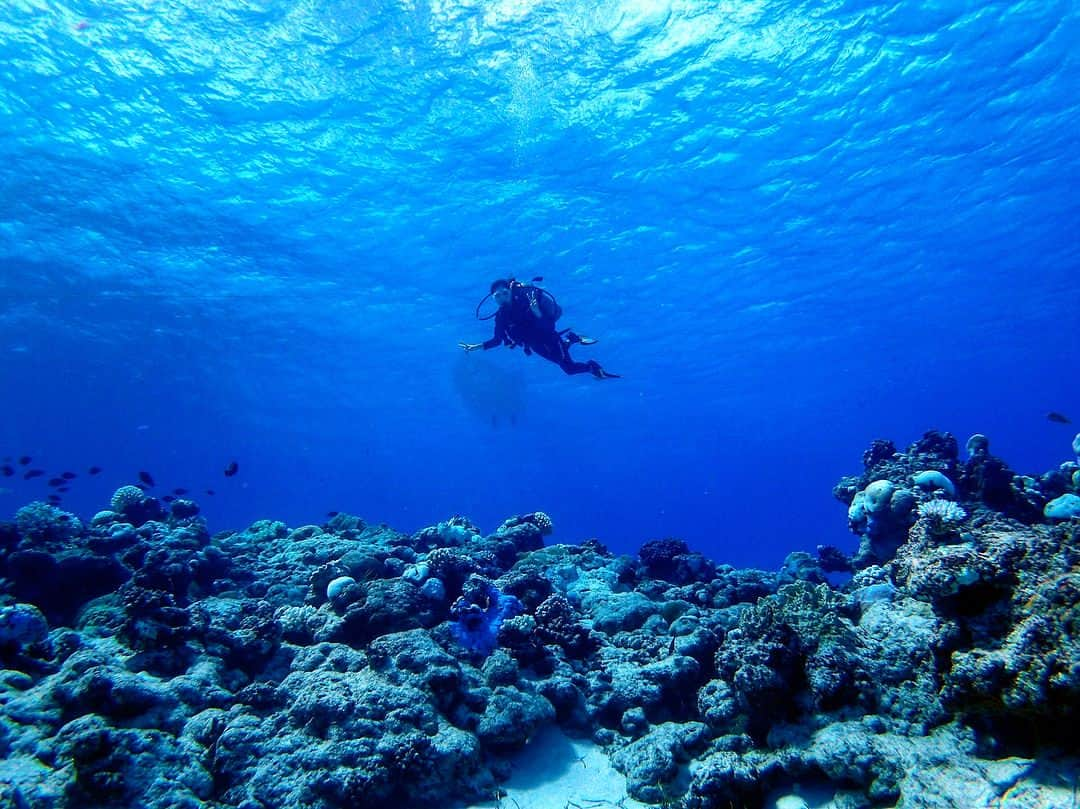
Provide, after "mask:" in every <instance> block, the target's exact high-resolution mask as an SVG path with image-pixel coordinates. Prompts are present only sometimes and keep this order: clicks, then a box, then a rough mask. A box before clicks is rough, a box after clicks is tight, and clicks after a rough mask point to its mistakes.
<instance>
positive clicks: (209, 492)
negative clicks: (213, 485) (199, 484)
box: [206, 489, 214, 495]
mask: <svg viewBox="0 0 1080 809" xmlns="http://www.w3.org/2000/svg"><path fill="white" fill-rule="evenodd" d="M206 493H207V494H209V495H212V494H213V493H214V490H213V489H207V490H206Z"/></svg>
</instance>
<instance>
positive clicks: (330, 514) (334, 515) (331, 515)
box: [326, 511, 341, 517]
mask: <svg viewBox="0 0 1080 809" xmlns="http://www.w3.org/2000/svg"><path fill="white" fill-rule="evenodd" d="M340 513H341V512H340V511H328V512H326V516H327V517H336V516H337V515H338V514H340Z"/></svg>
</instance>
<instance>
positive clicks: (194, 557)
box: [0, 432, 1080, 809]
mask: <svg viewBox="0 0 1080 809" xmlns="http://www.w3.org/2000/svg"><path fill="white" fill-rule="evenodd" d="M966 449H967V452H968V455H969V458H968V459H967V460H966V461H963V462H962V461H961V460H960V459H959V445H958V442H957V441H956V440H955V439H954V438H953V437H952V436H951V435H949V434H948V433H940V432H930V433H927V434H925V435H924V436H923V437H922V438H921V439H920V440H919V441H917V442H915V443H914V444H912V445H910V446H908V447H906V448H905V449H904V450H902V451H898V450H897V449H896V446H895V445H894V444H893V443H892V442H891V441H885V440H877V441H874V442H873V443H872V444H871V446H870V448H869V449H868V450H867V451H866V453H864V455H863V465H864V469H863V472H862V473H861V474H860V475H856V476H852V477H849V478H845V479H844V480H842V481H841V482H840V483H839V484H838V485H837V487H836V489H835V493H836V495H837V497H838V498H839V499H840V500H841V501H842V502H843V503H844V505H845V506H846V507H847V508H848V523H849V526H850V528H851V529H852V530H853V531H854V532H855V533H856V534H857V535H858V537H859V540H858V541H859V547H858V549H857V550H856V551H855V553H853V554H851V555H850V556H848V555H847V554H845V553H844V552H843V551H841V550H840V549H838V548H835V547H822V548H819V549H818V554H817V556H816V557H815V556H813V555H811V554H808V553H801V552H799V553H793V554H791V555H790V556H789V557H788V559H787V560H786V561H785V563H784V565H783V566H782V567H781V569H780V570H778V571H775V572H769V571H760V570H736V569H734V568H731V567H729V566H726V565H722V564H721V565H718V564H716V563H715V562H713V561H711V560H709V559H707V558H706V557H705V556H703V555H702V554H701V553H698V552H696V551H694V550H692V549H690V548H689V547H688V546H687V545H686V543H684V542H682V541H681V540H678V539H675V538H661V539H655V540H650V541H649V542H646V543H645V544H644V545H643V546H642V548H641V550H640V552H639V553H638V555H637V557H636V558H631V557H626V556H615V555H612V554H611V553H609V552H608V551H607V549H606V548H604V546H603V545H601V544H600V543H599V542H597V541H595V540H589V541H587V542H584V543H582V544H580V545H565V544H555V545H545V544H544V538H545V537H546V536H549V535H550V534H551V532H552V530H553V524H552V521H551V519H550V517H548V516H547V515H545V514H543V513H542V512H534V513H532V514H526V515H522V516H517V517H511V518H509V519H508V520H506V521H505V522H504V523H502V525H500V526H499V527H498V528H497V529H496V530H495V531H493V532H492V533H490V534H486V535H485V534H484V533H483V532H482V531H481V530H480V529H479V527H477V526H476V525H474V524H472V523H471V522H470V521H469V520H468V519H467V518H465V517H461V516H455V517H451V518H450V519H448V520H446V521H445V522H442V523H439V524H437V525H434V526H431V527H428V528H425V529H423V530H421V531H418V532H416V533H415V534H412V535H408V534H402V533H399V532H395V531H393V530H391V529H389V528H387V527H384V526H370V525H368V524H366V523H365V522H364V521H363V520H361V519H359V518H356V517H352V516H350V515H345V514H338V515H336V516H335V517H334V518H333V519H331V520H330V521H328V522H327V523H326V524H324V525H305V526H300V527H297V528H290V527H288V526H286V525H285V524H283V523H280V522H276V521H271V520H264V521H260V522H257V523H255V524H253V525H252V526H250V527H249V528H247V529H245V530H243V531H238V532H224V533H220V534H217V535H214V536H210V535H209V534H208V532H207V531H206V528H205V525H204V523H203V521H202V518H201V517H199V516H198V506H197V504H195V503H193V502H190V501H175V502H174V504H173V505H172V507H171V510H169V511H166V510H165V509H164V508H163V507H162V506H161V504H160V503H158V502H157V501H156V500H153V498H148V497H146V495H145V494H144V493H143V492H142V491H141V490H139V489H138V488H137V487H128V488H129V489H130V490H127V489H125V490H121V491H120V492H118V493H117V495H116V496H115V497H114V498H113V503H112V504H111V505H112V508H111V510H109V511H103V512H100V513H98V514H97V515H95V516H94V518H93V519H92V520H90V521H89V522H88V523H83V522H82V521H80V520H78V518H76V517H75V515H70V514H66V513H65V512H60V511H59V510H58V509H55V508H54V507H52V506H45V505H44V504H31V505H30V506H27V507H25V508H24V509H21V510H20V511H19V513H18V514H17V515H16V519H15V521H14V522H13V523H11V524H2V525H0V542H2V545H3V548H4V551H5V555H4V558H3V563H2V565H0V664H2V666H3V669H2V670H0V751H2V752H3V754H4V759H5V767H4V774H3V777H2V778H0V806H12V807H21V806H57V807H83V806H162V807H163V806H169V807H173V806H177V807H196V806H216V807H244V809H247V808H248V807H257V806H294V807H301V808H302V809H306V808H308V807H310V808H311V809H315V807H339V806H340V807H344V806H348V807H361V808H362V807H385V806H388V805H399V806H402V807H408V806H424V805H428V806H447V807H451V806H455V805H461V803H462V802H467V801H476V802H483V801H489V800H491V799H492V796H498V795H499V794H500V792H499V791H500V784H501V783H502V782H503V781H504V780H505V778H506V777H507V775H508V773H509V772H510V763H509V762H510V760H511V759H510V757H511V756H512V755H513V754H514V753H515V751H518V750H521V749H522V748H526V749H527V745H528V742H529V740H530V739H532V738H533V737H534V736H535V735H536V734H537V733H538V732H539V731H540V730H541V729H542V728H544V726H546V725H550V724H552V723H555V724H558V725H559V726H561V727H562V728H564V729H565V730H567V731H568V732H570V733H573V734H575V735H577V736H580V737H585V738H588V739H590V740H591V741H592V742H593V743H594V744H596V745H600V746H602V747H603V748H604V749H605V750H606V751H607V752H608V754H609V755H610V758H611V762H612V764H613V765H614V766H615V768H616V769H617V770H618V771H619V772H621V773H622V774H623V775H624V776H625V778H626V785H627V790H628V792H629V795H630V796H632V797H633V798H635V799H637V800H641V801H645V802H650V803H654V804H658V805H663V806H669V807H673V806H678V807H682V809H695V808H697V807H701V808H702V809H704V807H717V806H739V807H749V808H751V809H753V808H755V807H765V806H775V805H780V804H779V803H778V802H777V801H775V800H774V797H773V796H775V795H776V794H778V792H777V791H778V790H780V791H787V792H790V791H791V790H792V789H793V788H794V787H793V785H795V784H802V785H811V786H812V787H813V788H814V789H816V790H818V791H822V790H823V791H824V792H825V793H828V795H829V796H830V797H831V798H832V800H833V805H834V806H845V807H851V808H852V809H854V808H855V807H859V808H860V809H871V807H885V806H893V805H902V806H904V807H905V808H906V809H913V808H914V809H920V808H922V807H925V809H930V807H939V806H991V805H998V804H1001V805H1003V806H1004V805H1015V806H1051V805H1061V806H1068V805H1070V804H1069V801H1070V800H1072V797H1071V792H1070V790H1071V789H1072V786H1071V785H1072V784H1074V783H1075V774H1076V773H1077V769H1076V768H1077V762H1076V759H1075V743H1074V742H1073V728H1074V727H1075V726H1076V724H1077V722H1078V721H1080V640H1078V638H1080V631H1078V630H1080V611H1078V610H1080V606H1078V605H1080V541H1078V527H1080V520H1078V519H1077V518H1076V517H1075V516H1074V515H1072V514H1071V513H1070V512H1067V511H1058V505H1060V504H1061V503H1065V504H1066V505H1067V504H1068V503H1069V502H1071V500H1070V499H1069V498H1070V497H1075V496H1077V495H1078V494H1080V493H1078V492H1077V482H1078V479H1080V476H1078V475H1077V472H1078V471H1080V470H1078V467H1077V464H1076V462H1075V461H1072V460H1070V461H1068V462H1066V463H1063V464H1062V465H1061V467H1060V468H1058V469H1055V470H1051V471H1049V472H1047V473H1045V474H1042V475H1038V476H1023V475H1017V474H1014V473H1012V472H1011V471H1009V470H1008V467H1007V466H1005V464H1004V463H1003V462H1001V461H999V460H998V459H996V458H994V457H993V456H991V455H990V443H989V440H988V439H986V437H985V436H981V435H980V436H973V437H972V439H971V440H969V441H968V442H967V444H966ZM181 502H184V503H185V505H183V506H181V507H180V508H179V509H178V508H177V505H176V504H177V503H181ZM1051 504H1058V505H1053V506H1052V505H1051ZM841 519H842V518H841ZM841 579H844V580H843V581H841ZM1063 778H1064V780H1062V779H1063ZM1070 778H1073V779H1074V780H1073V781H1069V780H1068V779H1070ZM794 800H800V799H799V798H797V797H796V798H793V799H792V801H794ZM792 801H788V803H790V804H791V805H797V804H794V803H793V802H792ZM496 803H498V799H497V797H496ZM485 805H486V804H485ZM785 805H786V804H785Z"/></svg>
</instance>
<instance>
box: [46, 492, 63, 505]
mask: <svg viewBox="0 0 1080 809" xmlns="http://www.w3.org/2000/svg"><path fill="white" fill-rule="evenodd" d="M61 500H63V498H62V497H61V496H60V495H58V494H50V495H49V502H50V503H53V504H55V503H59V502H60V501H61Z"/></svg>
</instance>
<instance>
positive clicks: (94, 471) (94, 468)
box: [86, 466, 101, 475]
mask: <svg viewBox="0 0 1080 809" xmlns="http://www.w3.org/2000/svg"><path fill="white" fill-rule="evenodd" d="M86 471H87V474H90V475H97V474H99V473H100V472H101V467H100V466H91V467H90V468H89V469H87V470H86Z"/></svg>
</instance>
